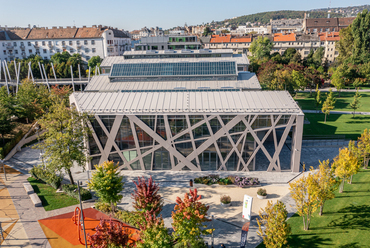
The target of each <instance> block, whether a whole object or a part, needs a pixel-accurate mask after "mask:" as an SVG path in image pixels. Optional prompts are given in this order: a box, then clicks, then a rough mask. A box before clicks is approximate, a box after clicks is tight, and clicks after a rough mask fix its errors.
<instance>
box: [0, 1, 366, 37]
mask: <svg viewBox="0 0 370 248" xmlns="http://www.w3.org/2000/svg"><path fill="white" fill-rule="evenodd" d="M329 4H330V0H310V1H303V0H298V1H297V0H267V1H266V0H259V1H256V0H228V1H227V0H187V1H178V0H173V1H169V0H131V1H126V0H105V1H104V0H99V1H98V0H89V1H87V0H62V1H55V0H0V13H1V14H0V25H1V26H2V27H4V26H5V25H7V26H8V27H12V26H19V27H27V26H28V24H31V25H32V26H33V25H36V26H40V27H52V26H64V27H65V26H74V25H75V26H77V27H81V26H92V25H99V24H101V25H106V26H111V27H117V28H119V29H125V30H129V31H132V30H135V29H140V28H142V27H144V26H146V27H156V26H158V27H161V28H163V29H168V28H171V27H175V26H183V25H184V24H185V23H187V25H197V24H202V23H207V22H211V21H212V20H214V21H222V20H224V19H228V18H232V17H237V16H242V15H247V14H254V13H259V12H266V11H274V10H310V9H317V8H327V7H329ZM365 4H369V0H331V7H347V6H359V5H365Z"/></svg>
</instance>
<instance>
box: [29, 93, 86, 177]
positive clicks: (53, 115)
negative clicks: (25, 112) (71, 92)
mask: <svg viewBox="0 0 370 248" xmlns="http://www.w3.org/2000/svg"><path fill="white" fill-rule="evenodd" d="M87 122H88V115H87V114H80V113H79V112H77V110H76V109H75V107H73V106H72V107H70V108H68V107H67V101H66V100H62V101H61V102H54V103H53V105H52V106H50V108H49V112H48V113H47V114H45V115H44V116H43V117H42V118H41V119H40V120H39V123H40V125H41V127H42V128H44V129H45V130H46V132H45V133H43V134H42V138H43V140H44V141H43V142H42V143H39V144H38V145H37V146H35V147H36V148H37V149H43V150H44V156H45V158H46V160H47V167H48V168H49V169H50V170H51V171H59V172H62V171H63V170H64V171H66V172H67V173H68V175H69V179H70V181H71V184H74V181H73V177H72V173H71V168H72V167H73V165H74V164H75V165H77V166H80V167H82V168H85V167H84V166H85V165H86V162H87V161H88V157H87V149H86V147H85V145H84V140H85V139H87V137H88V134H89V133H90V130H89V128H88V127H87V125H86V123H87Z"/></svg>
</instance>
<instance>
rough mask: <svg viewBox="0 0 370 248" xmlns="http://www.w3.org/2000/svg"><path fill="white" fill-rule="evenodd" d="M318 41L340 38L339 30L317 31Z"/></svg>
mask: <svg viewBox="0 0 370 248" xmlns="http://www.w3.org/2000/svg"><path fill="white" fill-rule="evenodd" d="M319 37H320V41H336V40H340V37H339V32H331V33H328V32H322V33H319Z"/></svg>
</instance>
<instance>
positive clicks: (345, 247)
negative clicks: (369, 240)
mask: <svg viewBox="0 0 370 248" xmlns="http://www.w3.org/2000/svg"><path fill="white" fill-rule="evenodd" d="M360 247H361V246H359V245H358V242H352V243H348V244H345V245H340V246H338V248H360Z"/></svg>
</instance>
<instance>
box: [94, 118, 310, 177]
mask: <svg viewBox="0 0 370 248" xmlns="http://www.w3.org/2000/svg"><path fill="white" fill-rule="evenodd" d="M303 121H304V115H303V113H298V114H297V113H294V114H293V113H284V114H277V113H274V114H266V113H255V114H236V115H222V114H211V115H208V114H203V115H195V114H190V113H189V114H180V115H179V114H177V115H159V114H156V115H119V114H117V115H98V114H95V115H94V118H92V120H91V122H90V123H88V125H89V126H90V128H91V129H92V130H93V131H92V135H91V137H90V138H89V142H87V143H88V147H89V149H90V156H91V157H92V160H91V162H90V163H89V167H90V169H93V168H94V165H96V164H100V163H103V162H104V161H107V160H113V161H114V162H118V163H119V165H120V167H119V168H120V169H126V170H173V171H179V170H192V171H203V170H219V171H250V170H255V158H256V154H257V153H258V151H260V150H261V151H262V152H263V154H264V155H265V156H266V158H267V159H268V161H269V165H268V169H267V171H269V172H271V171H281V166H280V157H279V156H280V152H281V150H282V148H283V145H284V143H285V141H286V139H287V137H288V134H289V133H290V132H291V131H292V135H291V137H292V140H291V155H290V156H291V158H290V169H291V171H292V172H299V165H300V151H301V145H302V133H303ZM277 130H279V131H280V132H281V131H282V130H283V133H282V135H281V137H278V135H277ZM267 139H269V140H271V139H272V140H273V144H274V148H275V149H274V152H273V153H272V154H271V153H270V152H269V151H268V150H267V149H266V147H265V146H264V143H265V141H266V140H267Z"/></svg>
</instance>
